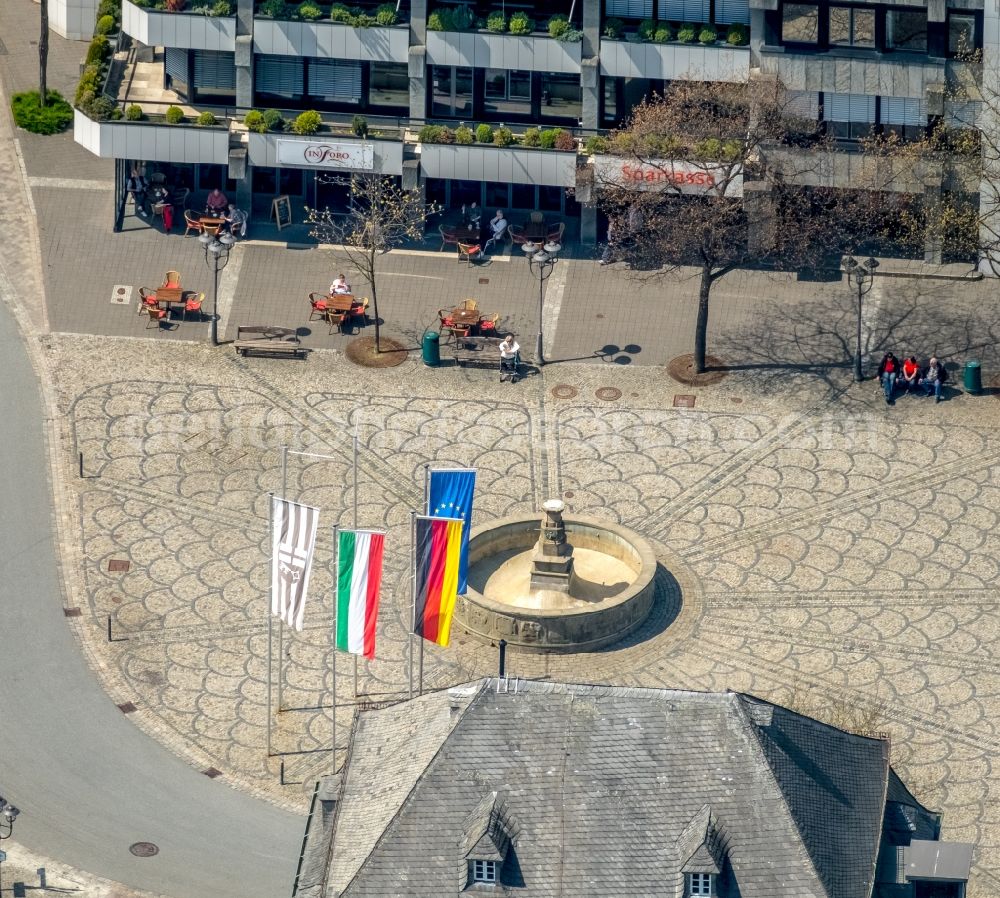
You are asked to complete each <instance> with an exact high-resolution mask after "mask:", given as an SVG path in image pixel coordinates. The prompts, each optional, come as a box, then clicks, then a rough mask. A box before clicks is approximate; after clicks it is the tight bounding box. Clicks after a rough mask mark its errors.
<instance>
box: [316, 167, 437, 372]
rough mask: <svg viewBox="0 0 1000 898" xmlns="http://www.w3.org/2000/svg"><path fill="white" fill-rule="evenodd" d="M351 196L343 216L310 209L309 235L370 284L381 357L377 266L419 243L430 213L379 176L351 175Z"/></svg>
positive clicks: (416, 197) (413, 195) (416, 196)
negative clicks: (396, 251) (406, 246)
mask: <svg viewBox="0 0 1000 898" xmlns="http://www.w3.org/2000/svg"><path fill="white" fill-rule="evenodd" d="M344 183H345V184H347V185H349V187H350V191H351V208H350V209H349V210H348V211H347V212H345V213H334V212H331V211H330V210H329V209H322V210H320V209H308V210H307V212H308V217H307V218H306V222H307V223H308V224H309V225H311V229H310V231H309V235H310V236H311V237H313V238H314V239H316V240H318V241H319V242H320V243H325V244H332V245H333V249H334V252H335V253H336V254H337V255H338V256H339V257H341V258H343V259H344V260H346V261H347V263H348V264H350V265H351V266H353V267H354V268H356V269H357V270H358V272H359V273H360V274H361V276H362V277H363V278H364V279H365V280H366V281H367V282H368V285H369V287H370V288H371V293H372V297H371V298H372V312H373V314H374V316H375V351H376V352H381V347H380V344H379V341H380V337H381V334H380V326H381V319H380V318H379V311H378V287H377V276H378V269H379V260H380V259H381V258H382V256H384V255H385V254H386V253H387V252H389V251H390V250H392V249H395V248H396V247H399V246H402V245H403V244H405V243H408V242H410V241H414V240H422V239H423V236H424V225H425V223H426V220H427V216H428V215H430V214H432V213H434V212H436V211H437V209H436V208H433V207H428V206H427V205H426V204H425V203H424V198H423V196H422V195H421V193H420V191H419V190H405V189H403V188H402V187H400V186H399V185H398V184H397V183H396V181H395V179H393V178H391V177H387V176H385V175H380V174H375V173H372V174H368V173H365V174H352V175H350V176H349V177H345V178H344Z"/></svg>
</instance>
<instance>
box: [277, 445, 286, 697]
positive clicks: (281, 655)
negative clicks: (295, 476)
mask: <svg viewBox="0 0 1000 898" xmlns="http://www.w3.org/2000/svg"><path fill="white" fill-rule="evenodd" d="M281 498H282V499H287V498H288V446H282V447H281ZM284 635H285V621H284V618H280V619H279V620H278V713H279V714H280V713H281V711H282V710H283V709H282V707H281V702H282V699H281V691H282V690H281V684H282V680H284V672H285V671H284V665H285V651H284V646H283V642H284Z"/></svg>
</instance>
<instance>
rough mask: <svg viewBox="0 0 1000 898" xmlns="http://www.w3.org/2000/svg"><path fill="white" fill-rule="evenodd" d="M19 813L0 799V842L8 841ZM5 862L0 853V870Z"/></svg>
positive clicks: (1, 890)
mask: <svg viewBox="0 0 1000 898" xmlns="http://www.w3.org/2000/svg"><path fill="white" fill-rule="evenodd" d="M20 813H21V812H20V811H19V810H18V809H17V808H15V807H14V805H12V804H10V802H8V801H7V800H6V799H4V798H0V842H2V841H3V840H4V839H9V838H10V836H11V833H13V832H14V820H15V819H17V815H18V814H20ZM5 860H7V857H6V855H4V853H3V852H2V851H0V870H2V869H3V862H4V861H5ZM2 894H3V878H2V876H0V895H2Z"/></svg>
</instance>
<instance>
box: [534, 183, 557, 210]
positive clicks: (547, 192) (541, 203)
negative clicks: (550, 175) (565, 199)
mask: <svg viewBox="0 0 1000 898" xmlns="http://www.w3.org/2000/svg"><path fill="white" fill-rule="evenodd" d="M562 194H563V189H562V188H561V187H552V186H551V185H548V184H540V185H539V186H538V208H539V209H541V210H542V211H543V212H562Z"/></svg>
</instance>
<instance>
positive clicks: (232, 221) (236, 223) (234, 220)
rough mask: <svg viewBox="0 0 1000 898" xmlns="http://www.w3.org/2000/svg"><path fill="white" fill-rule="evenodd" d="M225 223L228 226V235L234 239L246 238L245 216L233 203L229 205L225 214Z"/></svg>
mask: <svg viewBox="0 0 1000 898" xmlns="http://www.w3.org/2000/svg"><path fill="white" fill-rule="evenodd" d="M225 217H226V223H227V224H228V225H229V233H230V234H232V235H233V236H234V237H246V235H247V214H246V212H244V211H243V210H242V209H237V208H236V205H235V204H234V203H230V204H229V210H228V211H227V212H226V216H225Z"/></svg>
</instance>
